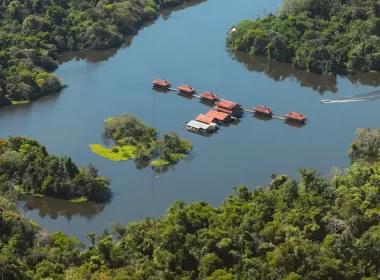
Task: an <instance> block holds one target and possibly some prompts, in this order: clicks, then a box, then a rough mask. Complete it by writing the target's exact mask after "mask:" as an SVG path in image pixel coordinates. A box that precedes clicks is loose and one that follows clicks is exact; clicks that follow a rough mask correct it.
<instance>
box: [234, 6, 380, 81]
mask: <svg viewBox="0 0 380 280" xmlns="http://www.w3.org/2000/svg"><path fill="white" fill-rule="evenodd" d="M379 36H380V2H379V1H373V0H362V1H354V0H350V1H347V0H285V1H284V4H283V5H282V7H281V8H280V9H279V10H278V12H277V14H276V15H273V14H268V15H264V16H261V17H259V18H258V19H256V20H254V21H249V20H243V21H241V22H240V23H239V24H238V26H237V27H236V31H234V32H230V34H229V35H228V38H227V45H228V47H229V48H230V49H232V50H236V51H242V52H249V53H251V54H257V55H264V56H266V57H268V58H270V59H275V60H277V61H280V62H287V63H292V64H293V66H294V67H296V68H298V69H302V70H307V71H311V72H315V73H321V74H336V73H340V72H342V71H346V70H349V71H351V70H359V71H363V72H368V71H380V37H379Z"/></svg>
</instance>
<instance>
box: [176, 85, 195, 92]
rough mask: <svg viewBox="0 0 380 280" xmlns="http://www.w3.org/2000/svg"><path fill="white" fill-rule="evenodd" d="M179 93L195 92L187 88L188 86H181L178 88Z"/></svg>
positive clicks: (191, 88)
mask: <svg viewBox="0 0 380 280" xmlns="http://www.w3.org/2000/svg"><path fill="white" fill-rule="evenodd" d="M178 89H179V90H180V91H185V92H189V93H190V92H195V88H193V87H191V86H188V85H181V86H179V87H178Z"/></svg>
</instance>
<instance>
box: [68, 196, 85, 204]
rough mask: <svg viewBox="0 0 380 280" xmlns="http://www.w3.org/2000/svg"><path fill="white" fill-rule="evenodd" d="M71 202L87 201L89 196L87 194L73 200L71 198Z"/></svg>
mask: <svg viewBox="0 0 380 280" xmlns="http://www.w3.org/2000/svg"><path fill="white" fill-rule="evenodd" d="M70 201H71V202H75V203H78V202H85V201H87V197H85V196H81V197H78V198H74V199H72V200H70Z"/></svg>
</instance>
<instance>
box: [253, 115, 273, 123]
mask: <svg viewBox="0 0 380 280" xmlns="http://www.w3.org/2000/svg"><path fill="white" fill-rule="evenodd" d="M252 117H253V118H255V119H258V120H260V121H265V122H269V121H270V120H272V119H273V118H272V117H268V116H264V115H256V114H253V115H252Z"/></svg>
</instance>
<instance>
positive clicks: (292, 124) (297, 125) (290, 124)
mask: <svg viewBox="0 0 380 280" xmlns="http://www.w3.org/2000/svg"><path fill="white" fill-rule="evenodd" d="M285 123H286V124H287V125H288V126H290V127H293V128H302V127H304V126H305V124H304V123H297V122H290V121H285Z"/></svg>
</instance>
